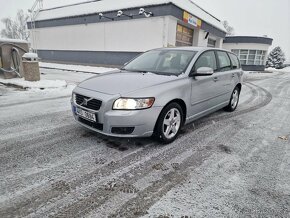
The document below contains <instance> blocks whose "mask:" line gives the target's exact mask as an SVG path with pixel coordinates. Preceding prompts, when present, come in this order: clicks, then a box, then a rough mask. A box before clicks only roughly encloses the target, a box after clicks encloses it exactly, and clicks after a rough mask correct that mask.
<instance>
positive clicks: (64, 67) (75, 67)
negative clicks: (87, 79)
mask: <svg viewBox="0 0 290 218" xmlns="http://www.w3.org/2000/svg"><path fill="white" fill-rule="evenodd" d="M39 66H40V67H41V68H47V69H57V70H68V71H75V72H87V73H95V74H100V73H106V72H109V71H112V70H116V69H115V68H106V67H92V66H83V65H69V64H55V63H44V62H39Z"/></svg>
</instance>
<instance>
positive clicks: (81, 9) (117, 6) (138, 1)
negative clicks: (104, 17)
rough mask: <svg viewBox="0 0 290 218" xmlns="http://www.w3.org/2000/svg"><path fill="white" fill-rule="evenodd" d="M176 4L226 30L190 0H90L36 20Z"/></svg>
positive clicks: (42, 13) (49, 11) (51, 11)
mask: <svg viewBox="0 0 290 218" xmlns="http://www.w3.org/2000/svg"><path fill="white" fill-rule="evenodd" d="M170 3H172V4H174V5H176V6H177V7H179V8H181V9H183V10H185V11H187V12H189V13H191V14H192V15H194V16H196V17H198V18H200V19H201V20H203V21H205V22H206V23H208V24H211V25H212V26H214V27H216V28H217V29H219V30H221V31H223V32H226V30H225V28H224V26H223V25H222V23H221V22H220V20H218V19H217V18H215V17H214V16H212V15H211V14H209V13H208V12H206V11H205V10H203V9H202V8H200V7H199V6H198V5H196V4H195V3H194V2H192V1H190V0H118V1H116V0H100V1H88V2H83V3H79V4H72V5H66V6H62V7H57V8H50V9H44V10H41V11H40V12H39V14H38V16H37V17H36V19H35V20H36V21H42V20H52V19H58V18H65V17H74V16H82V15H88V14H96V13H100V12H102V13H104V12H110V11H117V10H122V9H123V10H124V9H129V8H138V7H148V6H156V5H163V4H170Z"/></svg>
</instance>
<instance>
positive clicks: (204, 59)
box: [195, 51, 217, 70]
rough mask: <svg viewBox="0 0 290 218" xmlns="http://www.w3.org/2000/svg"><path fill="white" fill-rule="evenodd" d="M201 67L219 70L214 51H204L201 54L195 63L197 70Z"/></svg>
mask: <svg viewBox="0 0 290 218" xmlns="http://www.w3.org/2000/svg"><path fill="white" fill-rule="evenodd" d="M201 67H210V68H212V69H213V70H217V63H216V58H215V54H214V52H213V51H207V52H204V53H203V54H202V55H200V56H199V58H198V60H197V61H196V63H195V70H197V69H198V68H201Z"/></svg>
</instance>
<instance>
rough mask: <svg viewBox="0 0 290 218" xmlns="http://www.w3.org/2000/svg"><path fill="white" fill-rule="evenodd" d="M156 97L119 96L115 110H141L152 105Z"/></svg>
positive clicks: (115, 103)
mask: <svg viewBox="0 0 290 218" xmlns="http://www.w3.org/2000/svg"><path fill="white" fill-rule="evenodd" d="M154 100H155V98H140V99H134V98H119V99H117V100H116V101H115V102H114V105H113V110H141V109H146V108H150V107H152V105H153V103H154Z"/></svg>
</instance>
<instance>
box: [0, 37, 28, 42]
mask: <svg viewBox="0 0 290 218" xmlns="http://www.w3.org/2000/svg"><path fill="white" fill-rule="evenodd" d="M0 42H1V43H2V42H3V43H4V42H7V43H28V42H27V41H25V40H21V39H6V38H5V39H3V38H0Z"/></svg>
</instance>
